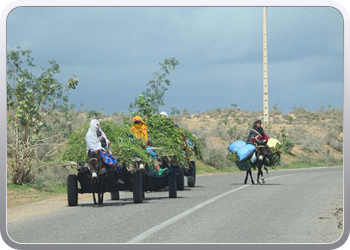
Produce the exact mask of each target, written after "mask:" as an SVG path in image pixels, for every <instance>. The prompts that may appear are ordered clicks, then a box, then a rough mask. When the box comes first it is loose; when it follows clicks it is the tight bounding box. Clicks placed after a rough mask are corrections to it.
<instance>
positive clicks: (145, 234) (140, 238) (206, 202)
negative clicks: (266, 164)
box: [127, 174, 295, 243]
mask: <svg viewBox="0 0 350 250" xmlns="http://www.w3.org/2000/svg"><path fill="white" fill-rule="evenodd" d="M291 175H295V174H288V175H281V176H275V177H271V178H268V179H266V180H272V179H277V178H280V177H287V176H291ZM249 186H251V184H250V185H247V184H246V185H244V186H241V187H239V188H235V189H232V190H230V191H227V192H225V193H223V194H220V195H218V196H216V197H214V198H211V199H209V200H207V201H205V202H202V203H200V204H198V205H196V206H194V207H193V208H190V209H188V210H186V211H185V212H182V213H181V214H179V215H177V216H175V217H173V218H171V219H169V220H166V221H164V222H162V223H160V224H159V225H157V226H154V227H152V228H151V229H149V230H147V231H145V232H143V233H142V234H139V235H138V236H136V237H135V238H133V239H131V240H129V241H128V242H127V243H139V242H141V241H142V240H143V239H145V238H147V237H148V236H150V235H151V234H153V233H155V232H157V231H159V230H161V229H162V228H164V227H166V226H168V225H170V224H172V223H174V222H176V221H178V220H180V219H182V218H183V217H185V216H187V215H189V214H191V213H193V212H194V211H196V210H198V209H200V208H202V207H204V206H206V205H208V204H210V203H212V202H214V201H216V200H218V199H220V198H222V197H224V196H226V195H229V194H231V193H234V192H237V191H239V190H241V189H244V188H246V187H249Z"/></svg>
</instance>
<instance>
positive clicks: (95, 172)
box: [88, 150, 106, 205]
mask: <svg viewBox="0 0 350 250" xmlns="http://www.w3.org/2000/svg"><path fill="white" fill-rule="evenodd" d="M88 157H89V169H90V173H89V174H88V175H89V177H90V179H91V184H92V196H93V199H94V203H95V205H96V204H101V205H102V204H103V194H104V186H105V181H106V169H105V167H104V166H103V162H102V159H101V151H100V150H98V151H93V152H91V150H89V151H88ZM95 192H96V193H97V198H98V203H96V198H95Z"/></svg>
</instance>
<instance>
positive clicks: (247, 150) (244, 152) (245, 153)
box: [237, 144, 255, 161]
mask: <svg viewBox="0 0 350 250" xmlns="http://www.w3.org/2000/svg"><path fill="white" fill-rule="evenodd" d="M254 151H255V146H254V145H252V144H246V145H244V146H243V147H240V148H238V149H237V156H238V158H239V160H240V161H243V160H244V159H247V158H248V157H249V156H251V155H252V154H253V153H254Z"/></svg>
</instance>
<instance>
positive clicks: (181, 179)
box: [176, 167, 185, 190]
mask: <svg viewBox="0 0 350 250" xmlns="http://www.w3.org/2000/svg"><path fill="white" fill-rule="evenodd" d="M179 168H180V174H178V175H176V185H177V190H184V189H185V176H184V169H183V168H182V167H179Z"/></svg>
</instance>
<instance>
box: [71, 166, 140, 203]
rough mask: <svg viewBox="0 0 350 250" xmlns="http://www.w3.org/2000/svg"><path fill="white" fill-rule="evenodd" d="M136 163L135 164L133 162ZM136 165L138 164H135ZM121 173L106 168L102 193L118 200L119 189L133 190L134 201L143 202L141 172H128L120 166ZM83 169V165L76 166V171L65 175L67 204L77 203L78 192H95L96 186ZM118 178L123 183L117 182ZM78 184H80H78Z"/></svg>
mask: <svg viewBox="0 0 350 250" xmlns="http://www.w3.org/2000/svg"><path fill="white" fill-rule="evenodd" d="M135 165H137V164H135ZM137 167H138V166H137ZM122 169H123V170H122V172H121V173H117V172H115V171H109V170H107V171H106V173H105V183H104V185H103V190H101V191H102V193H105V192H110V194H111V200H119V191H133V201H134V203H141V202H143V198H144V190H143V187H142V173H141V171H137V172H135V173H130V172H129V171H128V170H127V169H126V168H125V167H123V168H122ZM87 171H88V170H86V168H85V170H84V168H83V165H80V168H79V167H78V173H77V174H76V175H75V174H72V175H68V177H67V198H68V206H77V205H78V194H79V193H80V194H84V193H97V190H96V188H95V187H94V185H93V184H92V181H91V177H90V176H89V175H88V173H87ZM118 179H120V180H122V181H123V182H124V184H119V183H117V181H118ZM78 184H80V185H78Z"/></svg>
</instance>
